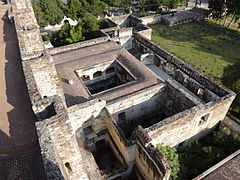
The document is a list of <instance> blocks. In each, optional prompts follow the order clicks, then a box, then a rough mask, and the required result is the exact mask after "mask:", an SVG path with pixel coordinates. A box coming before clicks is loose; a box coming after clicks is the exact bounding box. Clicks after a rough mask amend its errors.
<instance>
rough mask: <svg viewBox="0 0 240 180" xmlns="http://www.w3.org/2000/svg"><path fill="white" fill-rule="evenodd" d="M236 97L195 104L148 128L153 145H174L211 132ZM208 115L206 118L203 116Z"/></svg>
mask: <svg viewBox="0 0 240 180" xmlns="http://www.w3.org/2000/svg"><path fill="white" fill-rule="evenodd" d="M233 99H234V97H230V98H225V99H224V98H223V99H222V100H221V101H220V102H211V103H209V104H207V105H206V106H202V105H199V106H195V107H193V108H190V109H188V110H185V111H183V112H181V113H178V114H176V115H174V116H172V117H169V118H166V119H164V120H163V121H161V122H159V123H158V124H155V125H153V126H152V127H149V128H147V129H146V131H147V132H148V136H149V137H151V139H152V140H151V143H152V144H153V145H156V144H159V143H164V144H166V145H168V146H171V147H174V146H176V145H178V144H180V143H181V142H184V141H186V140H189V141H190V142H191V141H193V140H196V139H199V138H201V137H203V136H204V135H206V134H207V133H209V132H210V131H211V130H212V129H213V128H214V127H215V126H216V125H217V124H218V122H219V121H221V120H223V118H224V117H225V115H226V113H227V111H228V109H229V107H230V105H231V103H232V101H233ZM205 116H207V118H206V119H203V117H205Z"/></svg>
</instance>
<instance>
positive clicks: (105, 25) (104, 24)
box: [98, 19, 109, 29]
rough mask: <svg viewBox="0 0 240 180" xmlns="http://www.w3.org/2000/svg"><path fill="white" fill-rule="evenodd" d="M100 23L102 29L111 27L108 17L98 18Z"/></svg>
mask: <svg viewBox="0 0 240 180" xmlns="http://www.w3.org/2000/svg"><path fill="white" fill-rule="evenodd" d="M98 25H99V27H100V29H106V28H109V24H108V20H107V19H99V20H98Z"/></svg>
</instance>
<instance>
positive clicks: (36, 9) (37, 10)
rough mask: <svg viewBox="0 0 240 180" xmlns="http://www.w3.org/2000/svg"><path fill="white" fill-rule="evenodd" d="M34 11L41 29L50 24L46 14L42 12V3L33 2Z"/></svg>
mask: <svg viewBox="0 0 240 180" xmlns="http://www.w3.org/2000/svg"><path fill="white" fill-rule="evenodd" d="M33 10H34V13H35V17H36V20H37V22H38V25H39V26H41V27H43V26H46V25H48V22H47V21H46V20H45V17H44V13H43V12H42V10H41V7H40V3H39V2H38V1H33Z"/></svg>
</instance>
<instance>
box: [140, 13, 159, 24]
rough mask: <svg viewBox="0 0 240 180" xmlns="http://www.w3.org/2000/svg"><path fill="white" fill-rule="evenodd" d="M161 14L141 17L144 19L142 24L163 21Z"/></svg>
mask: <svg viewBox="0 0 240 180" xmlns="http://www.w3.org/2000/svg"><path fill="white" fill-rule="evenodd" d="M161 17H162V16H161V14H157V15H153V16H146V17H142V18H140V19H141V20H142V24H144V25H148V24H157V23H160V22H161Z"/></svg>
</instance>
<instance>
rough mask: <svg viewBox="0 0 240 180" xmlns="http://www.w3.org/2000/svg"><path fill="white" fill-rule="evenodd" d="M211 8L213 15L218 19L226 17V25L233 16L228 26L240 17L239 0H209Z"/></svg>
mask: <svg viewBox="0 0 240 180" xmlns="http://www.w3.org/2000/svg"><path fill="white" fill-rule="evenodd" d="M209 10H210V12H211V16H212V17H213V18H215V19H216V20H219V19H224V21H223V25H224V26H225V23H226V20H227V19H228V17H231V20H230V21H229V23H228V24H227V26H228V27H229V26H230V25H231V24H232V23H233V22H234V23H236V22H237V21H238V20H239V19H240V3H239V0H209ZM239 25H240V24H239Z"/></svg>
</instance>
